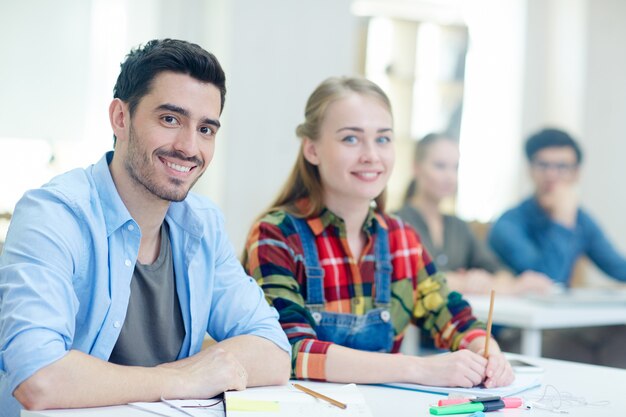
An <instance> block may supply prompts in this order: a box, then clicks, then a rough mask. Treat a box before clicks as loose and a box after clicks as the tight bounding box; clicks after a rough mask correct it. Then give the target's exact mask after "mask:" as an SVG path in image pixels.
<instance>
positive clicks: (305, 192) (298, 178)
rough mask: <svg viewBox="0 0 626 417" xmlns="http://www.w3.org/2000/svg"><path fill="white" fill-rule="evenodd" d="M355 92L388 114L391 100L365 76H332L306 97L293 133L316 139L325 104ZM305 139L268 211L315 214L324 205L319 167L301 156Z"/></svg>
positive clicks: (380, 206) (380, 201) (379, 201)
mask: <svg viewBox="0 0 626 417" xmlns="http://www.w3.org/2000/svg"><path fill="white" fill-rule="evenodd" d="M352 93H357V94H362V95H366V96H370V97H374V98H376V99H378V100H380V102H381V103H382V104H383V105H384V106H385V107H386V108H387V110H389V114H391V102H390V101H389V98H388V97H387V95H386V94H385V92H384V91H383V90H382V89H381V88H380V87H379V86H378V85H376V84H375V83H373V82H372V81H369V80H367V79H365V78H356V77H332V78H328V79H326V80H325V81H323V82H322V83H321V84H320V85H318V86H317V88H316V89H315V91H313V93H312V94H311V95H310V96H309V99H308V100H307V103H306V108H305V111H304V123H301V124H300V125H298V127H297V128H296V135H297V136H298V137H299V138H300V139H305V138H307V139H310V140H312V141H316V140H318V139H319V135H320V128H321V125H322V122H323V121H324V116H325V115H326V110H327V109H328V106H329V105H330V104H331V103H332V102H334V101H336V100H339V99H342V98H345V97H347V96H348V95H349V94H352ZM303 147H304V140H303V141H302V143H301V144H300V150H299V152H298V157H297V158H296V163H295V165H294V167H293V169H292V170H291V174H290V175H289V177H288V178H287V181H286V182H285V185H284V186H283V188H282V190H281V191H280V193H279V194H278V197H277V198H276V200H274V202H273V203H272V204H271V206H270V208H269V209H268V210H267V213H269V212H272V211H275V210H279V209H282V210H286V211H287V212H289V213H291V214H294V215H297V216H302V217H309V216H312V215H318V214H319V213H320V212H321V211H322V209H323V208H324V206H325V205H324V199H323V197H324V196H323V187H322V182H321V179H320V174H319V170H318V168H317V166H316V165H313V164H311V163H310V162H309V161H307V160H306V158H305V157H304V148H303ZM385 196H386V188H385V190H383V192H382V193H381V194H380V195H379V196H378V197H376V198H375V200H374V201H375V202H376V207H377V210H379V211H384V210H385ZM305 197H307V198H308V199H309V205H308V207H307V208H306V209H305V210H306V211H305V212H302V211H301V210H299V209H298V208H296V207H295V203H296V202H297V201H298V200H300V199H302V198H305Z"/></svg>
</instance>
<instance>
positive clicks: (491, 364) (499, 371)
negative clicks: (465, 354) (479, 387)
mask: <svg viewBox="0 0 626 417" xmlns="http://www.w3.org/2000/svg"><path fill="white" fill-rule="evenodd" d="M467 350H471V351H472V352H474V353H476V354H478V355H480V356H483V353H484V351H485V337H484V336H483V337H477V338H475V339H474V340H472V341H471V342H470V344H469V345H468V346H467ZM487 361H488V362H487V367H486V370H485V379H484V381H483V384H484V385H485V387H486V388H495V387H503V386H506V385H511V384H512V383H513V380H514V379H515V375H514V374H513V368H511V365H510V364H509V361H507V360H506V358H505V357H504V354H503V353H502V352H501V351H500V346H498V343H497V342H496V341H495V340H493V339H490V340H489V357H488V358H487Z"/></svg>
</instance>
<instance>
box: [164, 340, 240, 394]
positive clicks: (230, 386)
mask: <svg viewBox="0 0 626 417" xmlns="http://www.w3.org/2000/svg"><path fill="white" fill-rule="evenodd" d="M160 366H161V367H164V368H171V369H175V370H177V371H179V381H180V384H179V388H180V389H178V387H175V398H210V397H214V396H215V395H217V394H220V393H222V392H224V391H231V390H237V391H240V390H243V389H245V388H246V386H247V384H248V374H247V372H246V370H245V368H244V367H243V365H242V364H241V363H240V362H239V361H238V360H237V358H235V355H233V354H232V353H230V352H227V351H226V350H224V349H222V348H221V347H219V346H211V347H209V348H207V349H204V350H202V351H200V352H199V353H197V354H195V355H193V356H190V357H188V358H186V359H182V360H179V361H176V362H170V363H166V364H163V365H160Z"/></svg>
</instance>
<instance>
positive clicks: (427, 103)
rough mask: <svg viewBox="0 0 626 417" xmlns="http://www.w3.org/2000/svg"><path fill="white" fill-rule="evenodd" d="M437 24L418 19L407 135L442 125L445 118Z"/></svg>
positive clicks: (439, 30) (435, 129) (428, 130)
mask: <svg viewBox="0 0 626 417" xmlns="http://www.w3.org/2000/svg"><path fill="white" fill-rule="evenodd" d="M441 48H442V42H441V26H439V25H437V24H433V23H422V24H420V25H419V28H418V30H417V51H416V57H415V72H416V74H415V83H414V85H413V111H412V115H413V117H412V118H411V136H412V137H414V138H421V137H423V136H425V135H426V134H428V133H430V132H436V131H439V130H441V129H442V128H443V127H445V125H446V122H447V118H445V117H442V116H444V115H443V114H442V112H441V93H440V89H439V78H440V74H441V68H440V64H441Z"/></svg>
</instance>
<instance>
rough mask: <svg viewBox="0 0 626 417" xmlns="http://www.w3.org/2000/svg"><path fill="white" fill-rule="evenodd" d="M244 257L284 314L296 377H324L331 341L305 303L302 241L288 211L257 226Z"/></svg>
mask: <svg viewBox="0 0 626 417" xmlns="http://www.w3.org/2000/svg"><path fill="white" fill-rule="evenodd" d="M244 258H245V259H244V267H245V268H246V271H247V272H248V274H250V275H251V276H252V277H254V278H255V279H256V281H257V282H258V284H259V285H260V286H261V288H263V291H264V292H265V296H266V298H267V300H268V301H269V302H270V303H271V304H272V305H273V306H274V308H276V310H277V311H278V313H279V314H280V317H279V322H280V325H281V326H282V328H283V330H284V332H285V333H286V334H287V338H288V339H289V342H290V343H291V345H292V351H291V369H292V377H295V378H298V379H315V380H320V381H324V380H325V379H326V372H325V367H326V352H327V350H328V348H329V346H330V345H331V343H330V342H324V341H321V340H318V339H317V335H316V333H315V330H314V326H315V320H314V319H313V317H311V315H310V313H309V312H308V310H307V309H306V308H305V306H304V304H305V302H304V298H303V295H302V292H301V291H300V286H301V284H302V283H303V281H304V265H303V264H302V259H303V254H302V245H301V243H300V238H299V237H298V235H297V233H296V231H295V230H294V228H293V225H292V224H291V222H290V221H285V216H284V213H282V212H277V213H270V214H269V215H267V216H265V217H264V218H263V219H262V220H261V221H260V222H258V223H256V224H255V225H254V226H253V228H252V230H251V231H250V234H249V236H248V241H247V243H246V253H245V255H244Z"/></svg>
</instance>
